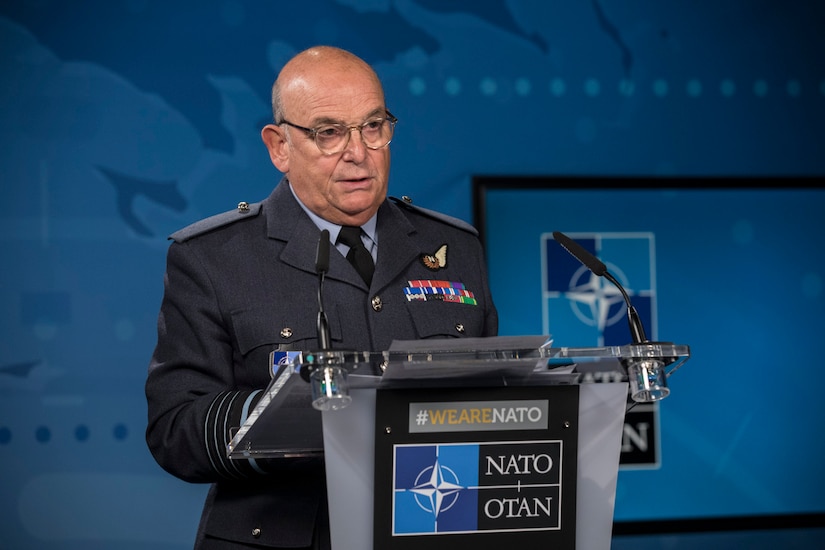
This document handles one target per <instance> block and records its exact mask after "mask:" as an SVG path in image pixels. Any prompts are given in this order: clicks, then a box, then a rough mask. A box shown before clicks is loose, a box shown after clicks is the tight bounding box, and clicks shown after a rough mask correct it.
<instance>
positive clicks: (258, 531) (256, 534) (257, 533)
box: [252, 527, 261, 539]
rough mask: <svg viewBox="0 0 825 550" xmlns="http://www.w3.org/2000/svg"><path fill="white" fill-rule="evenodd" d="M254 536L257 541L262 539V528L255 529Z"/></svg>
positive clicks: (253, 530)
mask: <svg viewBox="0 0 825 550" xmlns="http://www.w3.org/2000/svg"><path fill="white" fill-rule="evenodd" d="M252 536H253V537H255V538H256V539H257V538H258V537H260V536H261V528H260V527H255V528H253V529H252Z"/></svg>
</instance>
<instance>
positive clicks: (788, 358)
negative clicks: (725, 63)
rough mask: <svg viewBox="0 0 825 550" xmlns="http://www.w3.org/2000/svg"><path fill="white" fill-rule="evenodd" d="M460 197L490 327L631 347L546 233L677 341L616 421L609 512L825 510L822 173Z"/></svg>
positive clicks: (615, 180)
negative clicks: (470, 221)
mask: <svg viewBox="0 0 825 550" xmlns="http://www.w3.org/2000/svg"><path fill="white" fill-rule="evenodd" d="M473 198H474V214H475V219H474V223H475V225H476V227H477V228H478V229H479V232H480V236H481V238H482V242H483V244H484V246H485V253H486V256H487V264H488V267H489V272H490V284H491V288H492V292H493V298H494V300H495V303H496V306H497V308H498V311H499V316H500V330H499V333H500V334H501V335H525V334H549V335H551V336H552V338H553V341H554V345H555V346H559V347H562V346H572V347H580V346H583V347H589V346H593V347H597V346H614V345H624V344H629V343H631V335H630V330H629V328H628V321H627V316H626V315H627V310H626V307H625V304H624V300H623V299H622V296H621V293H620V292H619V291H618V290H617V289H616V288H615V286H614V285H612V284H611V283H610V282H609V281H608V280H606V278H604V277H598V276H596V275H594V274H593V273H592V272H590V270H589V269H587V268H586V267H584V266H583V265H582V264H581V263H580V262H579V261H578V260H576V258H574V257H572V256H571V255H570V254H569V253H568V252H567V251H566V250H565V249H564V248H562V247H561V246H560V245H559V244H558V243H557V242H556V241H555V240H554V239H553V235H552V234H553V232H554V231H560V232H562V233H564V234H565V235H567V236H568V237H570V238H572V239H574V240H575V241H576V242H578V243H579V244H580V245H581V246H582V247H583V248H585V250H587V251H589V252H590V253H592V254H594V255H595V256H596V257H597V258H599V259H600V260H601V261H602V262H603V263H604V264H605V266H606V268H607V270H608V272H609V273H610V274H612V275H613V276H614V277H615V278H616V279H617V280H618V281H619V282H620V283H621V284H622V286H624V287H625V289H626V291H627V293H628V295H629V298H630V300H631V301H632V303H633V305H634V307H635V308H636V309H637V310H638V312H639V315H640V317H641V319H642V322H643V324H644V328H645V331H646V335H647V338H648V339H649V340H653V341H664V342H672V343H674V344H680V345H688V346H690V350H691V357H690V359H689V360H688V361H687V362H686V363H685V364H684V365H683V366H682V367H681V368H680V369H679V370H678V371H677V372H674V373H673V374H672V375H671V377H670V378H669V385H670V389H671V394H670V395H669V396H668V397H667V398H666V399H664V400H663V401H661V402H659V403H658V404H657V405H655V406H652V407H651V406H646V407H647V409H643V410H642V411H641V414H646V415H647V417H641V420H636V421H635V424H634V423H633V422H631V424H630V425H627V424H626V426H625V433H624V434H623V439H622V460H621V466H620V472H619V483H618V488H617V494H616V508H615V516H614V518H615V520H616V522H618V523H622V522H626V523H633V522H641V521H650V520H662V521H665V522H666V521H670V520H676V521H679V520H701V519H703V518H717V519H718V518H740V519H741V518H746V519H747V518H765V517H778V518H783V517H786V518H790V517H794V516H797V517H799V516H806V517H812V518H814V519H815V521H821V520H822V519H823V518H825V491H823V488H825V468H823V467H822V457H823V456H825V438H823V437H822V435H821V434H822V433H823V431H824V429H825V399H823V397H822V395H823V392H825V369H823V368H822V365H821V363H822V358H821V356H822V350H823V347H822V346H821V342H822V340H823V337H825V180H823V179H821V178H759V179H750V178H737V177H728V178H723V177H715V178H688V177H682V178H678V177H673V178H671V177H643V178H634V177H603V178H600V177H518V176H513V177H507V176H495V177H493V176H489V177H486V176H485V177H482V176H476V177H474V178H473ZM634 411H635V412H636V413H637V414H639V413H640V411H638V410H634ZM628 418H631V415H630V414H629V415H628Z"/></svg>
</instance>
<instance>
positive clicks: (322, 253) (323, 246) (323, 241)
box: [315, 229, 329, 273]
mask: <svg viewBox="0 0 825 550" xmlns="http://www.w3.org/2000/svg"><path fill="white" fill-rule="evenodd" d="M327 271H329V231H327V230H326V229H324V230H323V231H321V236H320V237H319V238H318V250H317V252H316V253H315V272H316V273H326V272H327Z"/></svg>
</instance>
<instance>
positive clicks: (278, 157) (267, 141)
mask: <svg viewBox="0 0 825 550" xmlns="http://www.w3.org/2000/svg"><path fill="white" fill-rule="evenodd" d="M261 139H262V140H263V141H264V145H266V149H267V151H269V158H270V160H272V164H274V165H275V168H277V169H278V170H279V171H280V172H283V173H284V174H286V173H287V172H289V153H290V150H289V143H287V140H286V134H285V133H284V130H283V128H281V127H280V126H276V125H275V124H267V125H266V126H264V127H263V130H261Z"/></svg>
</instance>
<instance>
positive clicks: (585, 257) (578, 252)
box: [553, 231, 607, 277]
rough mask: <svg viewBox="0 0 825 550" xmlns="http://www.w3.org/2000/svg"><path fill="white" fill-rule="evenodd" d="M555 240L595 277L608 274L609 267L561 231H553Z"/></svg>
mask: <svg viewBox="0 0 825 550" xmlns="http://www.w3.org/2000/svg"><path fill="white" fill-rule="evenodd" d="M553 238H554V239H556V242H557V243H559V244H560V245H562V246H563V247H564V249H565V250H567V251H568V252H569V253H570V254H572V255H573V257H575V258H576V259H577V260H579V261H580V262H581V263H583V264H584V265H585V266H586V267H587V269H589V270H590V271H592V272H593V273H594V274H595V275H597V276H599V277H602V276H603V275H604V274H605V273H606V272H607V266H605V265H604V263H602V261H601V260H599V259H598V258H597V257H596V256H594V255H593V254H591V253H590V252H588V251H587V250H585V249H584V248H583V247H582V245H580V244H579V243H577V242H576V241H574V240H573V239H571V238H570V237H568V236H567V235H565V234H564V233H562V232H561V231H553Z"/></svg>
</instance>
